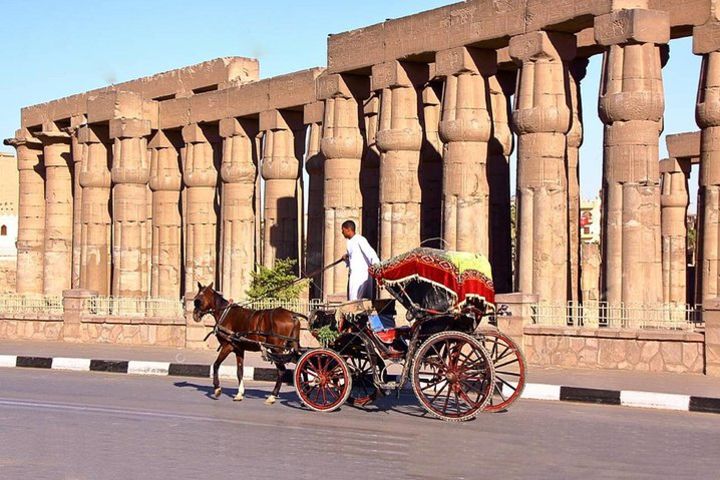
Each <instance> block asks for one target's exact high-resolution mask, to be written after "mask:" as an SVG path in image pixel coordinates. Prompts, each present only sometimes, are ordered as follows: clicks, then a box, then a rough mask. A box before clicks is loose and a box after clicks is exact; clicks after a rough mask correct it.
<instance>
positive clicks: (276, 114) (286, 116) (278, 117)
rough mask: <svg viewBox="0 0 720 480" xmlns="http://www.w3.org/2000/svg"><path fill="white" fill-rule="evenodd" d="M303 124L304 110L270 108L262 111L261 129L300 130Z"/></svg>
mask: <svg viewBox="0 0 720 480" xmlns="http://www.w3.org/2000/svg"><path fill="white" fill-rule="evenodd" d="M302 126H303V115H302V112H292V111H280V110H268V111H265V112H260V123H259V128H260V131H262V132H266V131H268V130H298V129H300V128H302Z"/></svg>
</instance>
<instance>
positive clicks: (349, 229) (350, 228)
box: [342, 220, 355, 238]
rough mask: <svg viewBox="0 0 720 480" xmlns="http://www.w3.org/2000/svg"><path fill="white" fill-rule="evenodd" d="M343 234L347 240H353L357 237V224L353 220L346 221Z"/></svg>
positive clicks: (343, 225)
mask: <svg viewBox="0 0 720 480" xmlns="http://www.w3.org/2000/svg"><path fill="white" fill-rule="evenodd" d="M342 234H343V237H345V238H352V237H353V236H355V222H353V221H352V220H345V221H344V222H343V224H342Z"/></svg>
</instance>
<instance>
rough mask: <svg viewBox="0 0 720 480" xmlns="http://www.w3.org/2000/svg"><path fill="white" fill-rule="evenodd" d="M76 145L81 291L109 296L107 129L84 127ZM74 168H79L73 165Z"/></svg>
mask: <svg viewBox="0 0 720 480" xmlns="http://www.w3.org/2000/svg"><path fill="white" fill-rule="evenodd" d="M77 135H78V144H79V146H80V148H82V149H83V150H84V152H83V161H82V162H81V163H80V165H81V169H80V172H79V175H78V176H79V182H80V183H79V184H80V186H81V187H82V189H83V197H82V200H81V202H82V205H81V208H80V240H79V241H80V278H79V282H80V283H79V285H80V288H82V289H86V290H95V291H97V292H98V293H99V294H100V295H103V296H106V295H110V274H111V265H112V263H111V255H110V225H111V223H112V221H111V218H110V187H111V172H110V148H109V146H108V144H109V142H110V140H109V137H108V131H107V127H106V126H98V125H93V126H89V125H84V126H82V127H80V128H79V129H78V132H77ZM76 165H78V164H77V163H76Z"/></svg>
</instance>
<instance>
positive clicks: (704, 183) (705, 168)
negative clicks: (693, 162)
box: [694, 28, 720, 303]
mask: <svg viewBox="0 0 720 480" xmlns="http://www.w3.org/2000/svg"><path fill="white" fill-rule="evenodd" d="M708 34H709V38H707V35H708ZM694 36H695V48H694V51H695V53H696V54H699V55H703V60H702V69H701V74H700V88H699V91H698V99H697V105H696V115H695V117H696V119H697V123H698V126H699V127H700V129H701V134H700V138H701V140H700V178H699V180H700V181H699V183H700V188H699V191H698V207H697V208H698V215H699V221H698V236H697V238H698V246H697V255H698V258H697V262H696V265H697V282H696V288H695V291H696V295H695V301H696V303H706V302H708V301H709V300H711V299H714V298H716V297H718V296H720V268H719V266H718V264H719V263H720V41H718V36H717V29H710V30H709V31H707V32H704V31H703V29H702V28H696V29H695V33H694ZM703 37H706V39H705V41H702V40H703ZM708 41H710V45H706V44H707V42H708ZM703 47H708V48H703Z"/></svg>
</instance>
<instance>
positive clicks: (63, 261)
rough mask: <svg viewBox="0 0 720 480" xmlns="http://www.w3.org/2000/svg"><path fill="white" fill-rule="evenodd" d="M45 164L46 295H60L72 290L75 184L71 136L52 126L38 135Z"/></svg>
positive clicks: (44, 273) (44, 289)
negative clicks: (72, 169) (73, 179)
mask: <svg viewBox="0 0 720 480" xmlns="http://www.w3.org/2000/svg"><path fill="white" fill-rule="evenodd" d="M37 136H38V138H39V139H40V140H41V141H42V143H43V160H44V163H45V255H44V257H43V293H44V294H45V295H61V294H62V292H63V290H68V289H70V287H71V280H72V237H73V231H72V230H73V197H72V190H73V181H72V172H71V163H70V162H71V159H70V136H69V135H68V134H67V133H64V132H61V131H60V130H58V128H57V127H56V126H55V124H53V123H47V124H45V125H43V130H42V132H40V133H39V134H38V135H37Z"/></svg>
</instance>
